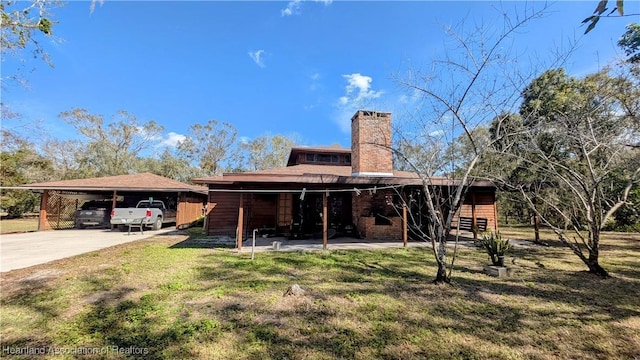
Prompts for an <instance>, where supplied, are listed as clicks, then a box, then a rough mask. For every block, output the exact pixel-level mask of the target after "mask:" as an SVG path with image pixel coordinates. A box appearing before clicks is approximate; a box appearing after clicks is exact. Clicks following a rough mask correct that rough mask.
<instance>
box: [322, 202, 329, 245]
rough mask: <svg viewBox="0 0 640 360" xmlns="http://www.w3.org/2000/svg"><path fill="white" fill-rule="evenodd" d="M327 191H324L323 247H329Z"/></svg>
mask: <svg viewBox="0 0 640 360" xmlns="http://www.w3.org/2000/svg"><path fill="white" fill-rule="evenodd" d="M327 230H328V224H327V193H326V192H323V193H322V248H323V249H325V250H326V249H327V237H328V236H327V235H328V234H327Z"/></svg>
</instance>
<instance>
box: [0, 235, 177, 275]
mask: <svg viewBox="0 0 640 360" xmlns="http://www.w3.org/2000/svg"><path fill="white" fill-rule="evenodd" d="M172 231H175V227H173V226H172V227H167V228H164V229H162V230H160V231H145V232H144V235H142V234H140V231H137V232H132V233H131V235H127V233H126V232H120V231H111V230H105V229H85V230H78V229H72V230H53V231H38V232H32V233H24V234H7V235H0V272H5V271H9V270H14V269H22V268H26V267H29V266H33V265H39V264H44V263H47V262H49V261H53V260H58V259H64V258H67V257H71V256H75V255H79V254H84V253H87V252H91V251H95V250H100V249H104V248H107V247H110V246H114V245H119V244H124V243H128V242H131V241H136V240H141V239H146V238H150V237H152V236H155V235H159V234H165V233H169V232H172Z"/></svg>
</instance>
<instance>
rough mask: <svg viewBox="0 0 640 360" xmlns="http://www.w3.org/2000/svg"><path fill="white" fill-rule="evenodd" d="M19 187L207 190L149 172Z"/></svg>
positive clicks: (160, 190)
mask: <svg viewBox="0 0 640 360" xmlns="http://www.w3.org/2000/svg"><path fill="white" fill-rule="evenodd" d="M20 187H21V188H25V189H30V190H71V191H113V190H115V191H158V192H194V193H199V194H203V195H206V194H207V192H208V191H207V188H206V187H204V186H198V185H189V184H185V183H182V182H180V181H177V180H173V179H169V178H166V177H164V176H160V175H155V174H151V173H142V174H130V175H116V176H104V177H97V178H89V179H74V180H59V181H50V182H43V183H35V184H26V185H21V186H20Z"/></svg>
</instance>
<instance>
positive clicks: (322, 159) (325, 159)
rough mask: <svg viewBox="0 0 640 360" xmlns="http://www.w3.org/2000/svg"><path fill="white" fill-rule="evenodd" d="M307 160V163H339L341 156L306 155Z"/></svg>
mask: <svg viewBox="0 0 640 360" xmlns="http://www.w3.org/2000/svg"><path fill="white" fill-rule="evenodd" d="M305 160H306V161H307V162H318V163H336V164H337V163H339V162H340V156H339V155H331V154H306V155H305Z"/></svg>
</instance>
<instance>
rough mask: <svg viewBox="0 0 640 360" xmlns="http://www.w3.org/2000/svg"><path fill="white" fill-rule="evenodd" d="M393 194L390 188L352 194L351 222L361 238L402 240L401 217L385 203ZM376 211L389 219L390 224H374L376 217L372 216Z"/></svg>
mask: <svg viewBox="0 0 640 360" xmlns="http://www.w3.org/2000/svg"><path fill="white" fill-rule="evenodd" d="M394 194H395V193H394V192H393V191H392V190H381V191H377V192H376V194H373V193H371V192H369V191H363V192H362V193H361V194H360V195H355V194H354V195H353V196H352V200H351V205H352V208H351V212H352V215H353V222H354V223H355V225H356V228H357V229H358V233H359V234H360V236H362V238H364V239H381V240H398V241H402V217H398V215H397V214H396V213H395V210H394V209H393V207H392V206H387V205H386V203H387V201H390V200H391V199H392V198H393V195H394ZM376 211H379V212H382V213H383V214H384V215H385V217H387V218H389V219H391V225H376V224H375V223H376V218H375V217H374V216H372V215H373V212H376Z"/></svg>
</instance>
